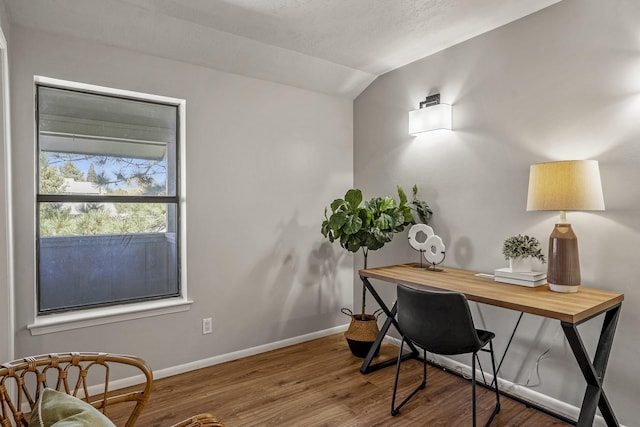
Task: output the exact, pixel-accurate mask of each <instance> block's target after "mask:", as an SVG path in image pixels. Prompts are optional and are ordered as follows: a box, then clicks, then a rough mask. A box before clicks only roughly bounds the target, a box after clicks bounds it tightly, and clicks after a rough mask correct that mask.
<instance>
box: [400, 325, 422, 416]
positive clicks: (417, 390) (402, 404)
mask: <svg viewBox="0 0 640 427" xmlns="http://www.w3.org/2000/svg"><path fill="white" fill-rule="evenodd" d="M405 341H406V340H405V338H404V337H403V338H402V343H401V344H400V352H399V353H398V360H397V363H396V378H395V381H394V383H393V395H392V396H391V415H392V416H394V417H395V416H396V415H398V414H399V413H400V408H402V407H403V406H404V405H405V403H407V402H408V401H409V400H411V398H412V397H413V396H415V394H416V393H417V392H419V391H420V390H423V389H424V388H425V386H426V385H427V352H426V350H424V349H423V359H422V370H423V371H422V372H423V373H422V375H423V376H422V382H421V383H420V385H419V386H418V387H417V388H416V389H415V390H413V391H412V392H411V394H409V396H407V397H406V398H405V399H404V400H403V401H402V403H400V404H399V405H398V406H397V407H396V406H395V404H396V392H397V391H398V379H399V378H400V363H401V362H402V360H403V357H402V349H403V347H404V343H405Z"/></svg>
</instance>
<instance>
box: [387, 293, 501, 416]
mask: <svg viewBox="0 0 640 427" xmlns="http://www.w3.org/2000/svg"><path fill="white" fill-rule="evenodd" d="M398 324H399V326H400V333H401V334H402V344H401V345H400V352H399V353H398V363H397V365H396V378H395V382H394V384H393V397H392V399H391V415H393V416H396V415H398V413H399V412H400V408H402V407H403V406H404V404H405V403H407V402H408V401H409V400H410V399H411V398H412V397H413V396H414V395H415V394H416V393H417V392H418V391H419V390H422V389H424V387H425V385H426V384H427V355H426V352H427V351H429V352H431V353H435V354H442V355H454V354H463V353H473V356H472V358H471V360H472V363H471V375H472V376H471V378H472V379H471V382H472V391H471V396H472V399H473V425H474V427H475V425H476V359H477V353H478V351H480V350H482V351H488V352H490V353H491V364H492V365H493V377H494V378H496V381H495V385H496V388H495V391H496V406H495V408H494V410H493V413H492V414H491V417H490V418H489V421H487V424H486V425H489V424H491V422H492V421H493V418H494V417H495V416H496V414H497V413H498V412H500V394H499V392H498V381H497V377H496V363H495V358H494V355H493V343H492V341H491V340H492V339H493V338H494V337H495V334H493V333H492V332H488V331H483V330H481V329H476V328H475V327H474V325H473V318H472V317H471V312H470V311H469V304H468V303H467V299H466V298H465V296H464V295H463V294H461V293H457V292H433V291H428V290H421V289H415V288H410V287H408V286H405V285H398ZM405 341H410V342H412V343H413V344H415V345H416V346H417V347H420V348H422V350H423V352H424V354H423V356H424V374H423V379H422V383H421V384H420V385H419V386H418V388H416V389H415V390H414V391H413V392H412V393H411V394H410V395H409V396H407V398H406V399H404V400H403V401H402V403H400V405H398V406H397V407H396V406H395V402H396V391H397V389H398V377H399V375H400V363H401V361H402V357H401V356H402V350H403V347H404V343H405ZM487 344H489V350H486V349H484V348H483V347H485V346H486V345H487Z"/></svg>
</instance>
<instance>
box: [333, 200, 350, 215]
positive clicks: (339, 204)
mask: <svg viewBox="0 0 640 427" xmlns="http://www.w3.org/2000/svg"><path fill="white" fill-rule="evenodd" d="M346 209H349V205H348V203H347V202H345V201H344V200H342V199H335V200H334V201H333V202H332V203H331V210H332V211H333V212H338V211H343V210H346Z"/></svg>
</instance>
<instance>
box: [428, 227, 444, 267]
mask: <svg viewBox="0 0 640 427" xmlns="http://www.w3.org/2000/svg"><path fill="white" fill-rule="evenodd" d="M429 228H431V227H429ZM424 243H425V245H426V251H425V252H424V259H426V260H427V261H428V262H429V263H430V264H434V265H435V264H440V263H441V262H442V261H444V252H445V251H444V243H442V239H441V238H440V236H436V235H435V234H434V235H433V236H431V237H429V238H428V239H427V240H425V242H424Z"/></svg>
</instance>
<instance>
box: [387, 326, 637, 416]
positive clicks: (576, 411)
mask: <svg viewBox="0 0 640 427" xmlns="http://www.w3.org/2000/svg"><path fill="white" fill-rule="evenodd" d="M385 341H387V342H389V343H391V344H394V345H396V346H398V347H400V340H399V339H397V338H394V337H390V336H386V337H385ZM427 358H428V359H429V360H433V361H434V362H435V363H436V364H438V365H440V366H444V367H445V368H448V369H451V370H452V371H456V372H460V373H462V374H464V375H468V376H469V377H471V366H469V365H466V364H464V363H460V362H458V361H457V360H453V359H451V358H449V357H445V356H440V355H435V354H431V358H429V357H427ZM479 375H482V374H481V372H480V370H476V378H478V376H479ZM484 375H485V377H486V378H487V381H489V382H491V381H493V375H491V374H490V373H487V372H485V373H484ZM498 385H499V386H500V389H502V390H504V391H506V392H508V393H509V394H513V395H515V396H518V397H521V398H523V399H527V400H530V401H531V402H533V403H536V404H538V405H540V406H544V407H545V408H547V409H550V410H552V411H554V412H556V413H558V414H560V415H564V416H565V417H567V418H571V419H574V420H577V419H578V416H579V415H580V408H578V407H576V406H573V405H570V404H568V403H566V402H563V401H561V400H558V399H555V398H553V397H550V396H547V395H546V394H542V393H539V392H537V391H535V390H532V389H531V388H529V387H525V386H523V385H520V384H515V383H513V382H511V381H507V380H504V379H502V378H500V377H498ZM593 425H594V427H605V426H606V425H607V423H606V422H605V420H604V418H602V416H600V415H597V414H596V418H595V419H594V420H593ZM621 427H624V426H622V425H621Z"/></svg>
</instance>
